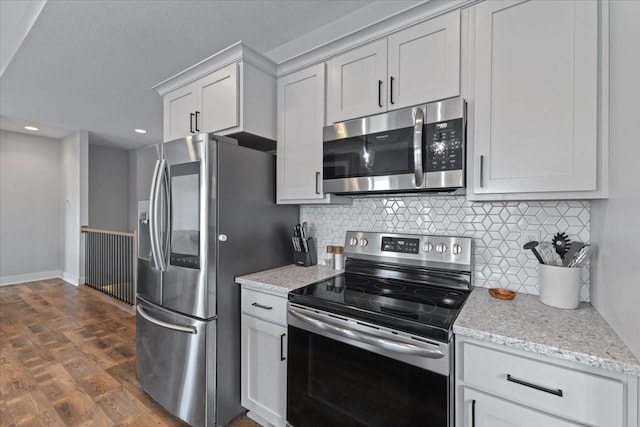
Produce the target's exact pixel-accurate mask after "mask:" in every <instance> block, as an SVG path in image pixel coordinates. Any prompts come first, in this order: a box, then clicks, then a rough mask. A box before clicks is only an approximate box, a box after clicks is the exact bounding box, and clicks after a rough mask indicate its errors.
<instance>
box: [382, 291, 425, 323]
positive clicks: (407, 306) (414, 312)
mask: <svg viewBox="0 0 640 427" xmlns="http://www.w3.org/2000/svg"><path fill="white" fill-rule="evenodd" d="M369 302H370V303H371V304H372V305H373V306H375V307H376V308H378V309H379V310H380V312H382V313H389V314H396V315H400V316H404V317H412V318H415V319H418V318H419V317H420V316H424V315H425V314H429V313H433V312H434V311H436V309H437V308H438V307H437V306H436V305H435V304H434V303H433V302H431V301H429V300H423V301H422V302H415V301H407V300H404V299H401V298H398V297H397V296H396V297H386V296H384V295H374V296H372V297H370V298H369Z"/></svg>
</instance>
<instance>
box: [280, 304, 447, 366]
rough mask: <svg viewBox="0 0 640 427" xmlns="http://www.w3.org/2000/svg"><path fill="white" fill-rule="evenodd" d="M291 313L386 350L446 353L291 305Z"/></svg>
mask: <svg viewBox="0 0 640 427" xmlns="http://www.w3.org/2000/svg"><path fill="white" fill-rule="evenodd" d="M288 311H289V314H291V315H292V316H293V317H295V318H297V319H299V320H302V321H303V322H305V323H309V324H311V325H313V326H315V327H316V328H318V329H321V330H323V331H325V332H331V333H334V334H337V335H341V336H343V337H347V338H350V339H352V340H355V341H360V342H363V343H366V344H371V345H374V346H376V347H380V348H383V349H385V350H390V351H395V352H397V353H404V354H413V355H418V356H423V357H427V358H429V359H441V358H443V357H444V353H443V352H442V351H440V350H438V349H432V348H425V347H420V346H417V345H416V344H415V343H412V342H410V341H405V340H400V339H395V340H389V339H386V338H382V337H379V336H376V335H374V334H368V333H366V332H360V331H353V330H350V329H345V328H343V327H342V325H338V324H336V323H334V322H333V321H332V320H330V319H328V318H326V317H325V316H322V315H318V314H315V313H313V312H305V313H304V314H303V313H301V312H300V311H299V310H296V309H295V308H293V307H289V310H288Z"/></svg>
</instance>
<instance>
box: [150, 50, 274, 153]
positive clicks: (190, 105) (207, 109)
mask: <svg viewBox="0 0 640 427" xmlns="http://www.w3.org/2000/svg"><path fill="white" fill-rule="evenodd" d="M275 74H276V67H275V64H273V63H272V62H271V61H269V60H268V59H266V58H264V57H262V56H261V55H259V54H257V53H256V52H254V51H253V50H251V49H249V48H248V47H247V46H245V45H243V44H242V43H236V44H235V45H233V46H231V47H229V48H228V49H225V50H223V51H221V52H219V53H217V54H215V55H213V56H211V57H209V58H207V59H205V60H204V61H202V62H200V63H198V64H196V65H194V66H192V67H190V68H188V69H186V70H185V71H182V72H181V73H179V74H177V75H175V76H173V77H171V78H170V79H168V80H166V81H164V82H162V83H160V84H158V85H156V86H154V89H156V91H157V92H158V93H159V94H160V95H161V96H162V97H163V107H164V108H163V121H164V141H171V140H174V139H178V138H184V137H185V136H189V135H194V134H197V133H200V132H216V133H219V134H221V135H228V134H235V133H238V132H248V133H251V134H253V135H256V136H259V137H262V138H266V139H270V140H275V138H276V113H275V106H276V78H275Z"/></svg>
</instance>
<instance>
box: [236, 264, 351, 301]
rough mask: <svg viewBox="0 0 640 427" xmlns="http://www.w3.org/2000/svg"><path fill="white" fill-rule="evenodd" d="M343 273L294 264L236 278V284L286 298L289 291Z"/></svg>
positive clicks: (325, 268) (322, 266)
mask: <svg viewBox="0 0 640 427" xmlns="http://www.w3.org/2000/svg"><path fill="white" fill-rule="evenodd" d="M342 273H344V270H334V269H331V268H327V267H325V266H324V265H312V266H311V267H299V266H297V265H293V264H292V265H286V266H284V267H278V268H274V269H272V270H265V271H260V272H258V273H252V274H247V275H246V276H240V277H236V283H239V284H241V285H246V286H248V287H250V288H252V289H256V290H261V291H266V292H269V293H274V294H281V295H283V296H285V297H286V295H287V294H288V293H289V291H292V290H294V289H298V288H301V287H303V286H307V285H310V284H312V283H315V282H319V281H321V280H325V279H328V278H330V277H334V276H337V275H339V274H342Z"/></svg>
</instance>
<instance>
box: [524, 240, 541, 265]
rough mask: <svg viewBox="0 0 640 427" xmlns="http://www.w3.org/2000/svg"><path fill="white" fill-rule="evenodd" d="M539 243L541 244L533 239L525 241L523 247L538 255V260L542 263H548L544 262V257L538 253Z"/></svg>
mask: <svg viewBox="0 0 640 427" xmlns="http://www.w3.org/2000/svg"><path fill="white" fill-rule="evenodd" d="M539 244H540V243H539V242H536V241H535V240H532V241H530V242H527V243H525V244H524V246H523V248H524V249H526V250H530V251H531V252H533V254H534V255H535V256H536V258H538V262H540V264H546V263H545V262H544V260H543V259H542V257H541V256H540V254H539V253H538V251H537V250H536V246H538V245H539Z"/></svg>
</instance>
